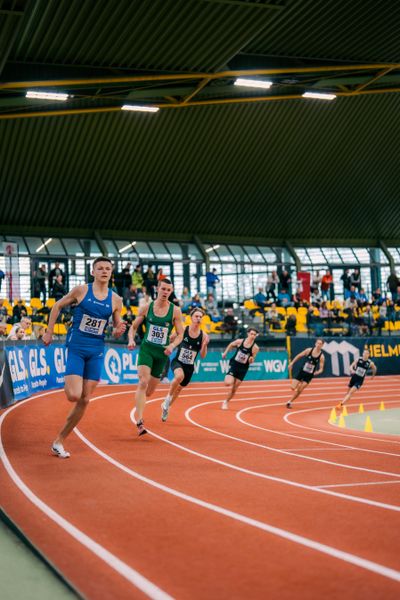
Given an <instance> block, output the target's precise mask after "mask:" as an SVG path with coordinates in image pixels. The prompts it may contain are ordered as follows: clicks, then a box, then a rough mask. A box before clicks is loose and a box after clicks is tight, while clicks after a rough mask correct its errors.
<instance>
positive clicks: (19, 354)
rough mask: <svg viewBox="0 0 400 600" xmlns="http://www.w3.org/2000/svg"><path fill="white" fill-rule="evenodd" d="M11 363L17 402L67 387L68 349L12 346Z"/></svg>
mask: <svg viewBox="0 0 400 600" xmlns="http://www.w3.org/2000/svg"><path fill="white" fill-rule="evenodd" d="M6 355H7V362H8V366H9V369H10V374H11V380H12V384H13V389H14V400H22V399H23V398H28V396H31V395H32V394H34V393H35V392H40V391H42V390H51V389H53V388H58V387H62V386H63V385H64V374H65V365H66V348H65V346H64V345H61V344H60V345H56V344H54V345H52V346H49V347H47V348H46V347H45V346H11V347H10V346H9V347H7V348H6Z"/></svg>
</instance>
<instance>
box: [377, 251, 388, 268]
mask: <svg viewBox="0 0 400 600" xmlns="http://www.w3.org/2000/svg"><path fill="white" fill-rule="evenodd" d="M378 260H379V262H380V264H381V265H387V264H389V259H388V257H387V256H386V254H385V253H384V251H383V250H381V249H379V250H378Z"/></svg>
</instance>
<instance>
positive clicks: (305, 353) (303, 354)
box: [288, 348, 312, 369]
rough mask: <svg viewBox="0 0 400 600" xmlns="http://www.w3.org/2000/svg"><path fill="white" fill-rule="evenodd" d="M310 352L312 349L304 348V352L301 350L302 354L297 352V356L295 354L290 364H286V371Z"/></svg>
mask: <svg viewBox="0 0 400 600" xmlns="http://www.w3.org/2000/svg"><path fill="white" fill-rule="evenodd" d="M311 350H312V348H306V349H305V350H303V352H299V354H297V355H296V356H295V357H294V359H293V360H291V361H290V363H289V364H288V369H291V368H292V367H293V365H294V363H295V362H296V361H298V360H299V359H300V358H302V357H303V356H306V355H307V354H308V353H309V352H310V351H311Z"/></svg>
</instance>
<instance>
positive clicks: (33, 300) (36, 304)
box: [29, 298, 43, 310]
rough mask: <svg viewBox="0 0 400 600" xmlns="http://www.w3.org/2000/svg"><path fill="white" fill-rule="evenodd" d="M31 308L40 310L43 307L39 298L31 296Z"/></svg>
mask: <svg viewBox="0 0 400 600" xmlns="http://www.w3.org/2000/svg"><path fill="white" fill-rule="evenodd" d="M29 304H30V306H31V308H35V309H36V310H40V309H41V308H43V304H42V301H41V299H40V298H31V300H30V302H29Z"/></svg>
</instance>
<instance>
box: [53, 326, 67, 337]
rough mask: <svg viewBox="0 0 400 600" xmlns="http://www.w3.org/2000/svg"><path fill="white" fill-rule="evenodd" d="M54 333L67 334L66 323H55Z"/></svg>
mask: <svg viewBox="0 0 400 600" xmlns="http://www.w3.org/2000/svg"><path fill="white" fill-rule="evenodd" d="M54 334H55V335H67V328H66V327H65V325H64V323H56V324H55V325H54Z"/></svg>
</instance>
